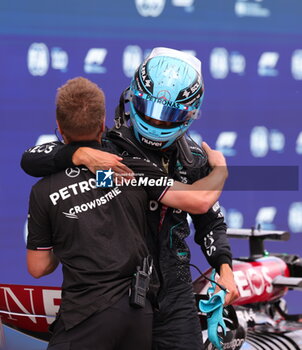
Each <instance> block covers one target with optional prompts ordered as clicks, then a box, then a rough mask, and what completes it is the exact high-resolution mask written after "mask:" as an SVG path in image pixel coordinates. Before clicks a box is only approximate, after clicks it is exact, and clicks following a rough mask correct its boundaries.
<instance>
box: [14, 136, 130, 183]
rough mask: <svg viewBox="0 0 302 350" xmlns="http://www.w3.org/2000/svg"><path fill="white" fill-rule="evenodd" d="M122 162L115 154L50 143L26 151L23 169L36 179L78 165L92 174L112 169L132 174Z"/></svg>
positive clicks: (22, 164) (117, 172)
mask: <svg viewBox="0 0 302 350" xmlns="http://www.w3.org/2000/svg"><path fill="white" fill-rule="evenodd" d="M121 161H122V158H121V157H119V156H117V155H116V154H113V153H108V152H104V151H101V150H97V149H93V148H89V147H80V146H79V145H74V144H68V145H64V144H63V143H61V142H49V143H45V144H43V145H38V146H34V147H31V148H29V149H28V150H26V151H25V152H24V153H23V155H22V159H21V168H22V169H23V170H24V171H25V172H26V173H27V174H28V175H31V176H35V177H43V176H47V175H50V174H54V173H57V172H59V171H61V170H64V169H66V168H71V167H73V166H77V165H85V166H87V168H88V169H89V170H91V171H92V172H95V171H96V170H97V169H101V170H108V169H110V168H111V169H112V170H113V171H114V172H115V173H116V174H130V173H132V171H131V170H130V169H129V168H128V167H127V166H126V165H124V164H123V163H121Z"/></svg>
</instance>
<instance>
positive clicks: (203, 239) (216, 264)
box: [191, 203, 239, 304]
mask: <svg viewBox="0 0 302 350" xmlns="http://www.w3.org/2000/svg"><path fill="white" fill-rule="evenodd" d="M191 217H192V221H193V224H194V228H195V242H196V243H197V244H199V245H200V247H201V249H202V252H203V254H204V256H205V257H206V259H207V261H208V263H209V264H210V265H211V266H212V267H213V268H215V269H216V271H217V272H218V274H219V276H220V277H219V280H218V283H220V284H222V285H223V286H225V287H226V288H227V289H228V290H229V293H227V295H226V300H225V303H226V304H231V303H232V302H233V301H234V300H235V299H237V298H238V296H239V294H238V290H237V287H236V283H235V280H234V274H233V271H232V252H231V248H230V244H229V240H228V237H227V235H226V230H227V226H226V223H225V222H224V218H223V215H222V213H221V210H220V207H219V204H218V203H216V204H215V205H214V206H213V207H212V208H211V209H210V210H209V211H208V212H207V213H206V214H203V215H191ZM217 291H218V288H216V292H217Z"/></svg>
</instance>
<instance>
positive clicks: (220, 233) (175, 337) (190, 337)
mask: <svg viewBox="0 0 302 350" xmlns="http://www.w3.org/2000/svg"><path fill="white" fill-rule="evenodd" d="M102 142H103V145H107V147H108V151H112V143H113V144H114V145H115V146H116V148H115V150H117V151H118V153H119V154H121V155H122V156H123V155H127V154H129V155H132V156H133V155H135V156H139V157H144V158H148V159H150V160H151V161H152V162H154V163H156V164H157V165H158V166H160V167H161V168H162V169H164V170H166V172H168V174H169V175H170V176H171V177H173V178H174V179H175V180H178V181H181V182H184V183H188V184H191V183H193V182H194V181H196V180H198V179H200V178H202V177H204V176H206V175H207V174H208V173H209V171H210V167H209V165H208V163H207V158H206V154H205V152H204V151H203V150H202V149H201V148H200V147H199V146H197V145H196V144H195V143H194V142H193V141H191V140H187V144H188V146H189V152H190V154H191V155H192V157H191V159H190V162H188V161H187V159H186V158H185V157H184V156H183V154H184V153H183V152H182V150H181V147H179V146H178V144H176V145H174V146H172V147H171V148H170V149H169V150H168V151H166V152H161V151H152V150H148V149H146V148H144V147H142V146H141V145H140V144H139V143H138V141H137V140H136V138H135V137H134V135H133V132H132V131H131V128H128V127H124V126H122V127H121V128H119V129H115V128H113V129H111V130H110V131H109V132H107V134H106V137H105V138H104V139H103V141H102ZM43 147H44V148H42V149H41V148H38V147H36V148H31V149H29V150H28V151H26V152H25V153H24V154H23V158H22V162H21V166H22V168H23V169H24V171H25V172H27V173H28V174H29V175H32V176H45V175H46V172H47V174H49V173H52V172H57V171H59V170H61V169H62V168H66V167H68V166H72V165H73V164H72V162H71V156H72V154H73V153H74V151H75V150H76V149H77V147H73V146H69V145H68V146H64V145H63V144H60V143H51V144H49V145H48V146H47V145H46V146H43ZM50 148H51V150H50ZM43 149H47V152H48V153H45V152H43ZM49 150H50V151H49ZM39 152H40V153H39ZM191 217H192V221H193V224H194V228H195V241H196V243H198V244H199V245H200V246H201V249H202V251H203V253H204V255H205V257H206V258H207V260H208V262H209V264H210V265H211V266H212V267H214V268H216V269H217V270H218V271H219V268H220V266H221V265H222V264H224V263H227V264H229V265H231V259H232V254H231V250H230V246H229V243H228V239H227V236H226V224H225V222H224V218H223V215H222V213H221V211H220V209H219V205H218V204H216V205H214V207H213V208H211V209H210V210H209V211H208V212H207V213H206V214H203V215H191ZM147 218H148V228H149V235H148V246H149V249H150V250H151V252H152V255H153V257H154V261H155V265H156V268H157V272H158V275H159V282H160V289H159V293H158V296H157V299H156V300H155V301H154V310H155V311H154V325H153V349H154V350H172V349H173V350H200V349H203V345H202V335H201V328H200V323H199V319H198V315H197V309H196V305H195V299H194V295H193V292H192V283H191V282H192V280H191V273H190V266H189V265H188V263H189V262H190V251H189V248H188V246H187V244H186V242H185V239H186V237H188V236H189V234H190V228H189V225H188V222H187V213H186V212H184V211H181V210H176V209H173V208H167V207H165V206H163V205H161V204H159V203H157V202H154V201H151V202H150V203H149V210H148V213H147Z"/></svg>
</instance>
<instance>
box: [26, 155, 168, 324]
mask: <svg viewBox="0 0 302 350" xmlns="http://www.w3.org/2000/svg"><path fill="white" fill-rule="evenodd" d="M125 163H126V164H127V166H128V167H130V168H131V169H132V170H133V172H134V173H139V174H140V175H141V176H142V175H144V176H147V177H148V178H149V179H150V178H152V179H154V180H158V179H161V178H162V177H163V176H165V175H164V174H163V172H162V171H161V170H160V169H159V168H158V167H157V166H156V165H154V164H152V163H150V162H148V161H145V160H142V159H139V158H129V159H127V160H125ZM153 183H154V181H153ZM156 183H157V186H152V183H151V185H150V186H149V185H146V184H145V185H143V186H137V187H135V186H129V185H128V186H126V185H124V186H115V185H114V186H113V187H109V188H102V187H96V180H95V175H94V174H92V173H91V172H90V171H89V170H87V169H86V168H85V167H74V168H68V169H66V170H65V171H61V172H60V173H57V174H53V175H50V176H48V177H45V178H43V179H42V180H40V181H39V182H37V183H36V184H35V185H34V186H33V188H32V191H31V194H30V202H29V219H28V240H27V249H30V250H49V249H53V251H54V254H55V255H56V256H57V257H58V259H59V260H60V262H61V263H62V271H63V284H62V303H61V307H60V313H61V317H62V320H63V322H64V325H65V328H66V330H68V329H70V328H72V327H74V326H75V325H77V324H78V323H80V322H82V321H83V320H85V319H86V318H87V317H89V316H90V315H91V314H93V313H94V312H96V311H102V310H104V309H106V308H107V307H109V306H110V305H113V304H114V303H116V302H117V301H118V300H119V299H120V298H121V297H122V296H123V295H124V294H126V293H128V289H129V286H130V283H131V278H132V276H133V274H134V273H135V271H136V267H137V266H141V265H142V261H143V258H144V257H146V256H147V255H148V250H147V246H146V233H147V232H146V231H147V230H146V222H147V221H146V211H147V203H148V200H150V199H153V200H159V199H160V198H161V197H162V196H163V195H164V193H165V191H166V190H167V188H168V187H167V185H166V181H163V182H158V181H157V182H156ZM162 183H163V185H158V184H162ZM148 184H149V183H148Z"/></svg>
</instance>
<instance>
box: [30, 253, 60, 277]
mask: <svg viewBox="0 0 302 350" xmlns="http://www.w3.org/2000/svg"><path fill="white" fill-rule="evenodd" d="M58 264H59V260H58V259H57V257H56V256H55V255H54V253H53V251H52V250H46V251H44V250H42V251H39V250H29V249H27V269H28V272H29V273H30V274H31V275H32V276H33V277H35V278H40V277H42V276H45V275H48V274H50V273H52V272H53V271H54V270H55V269H56V268H57V266H58Z"/></svg>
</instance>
